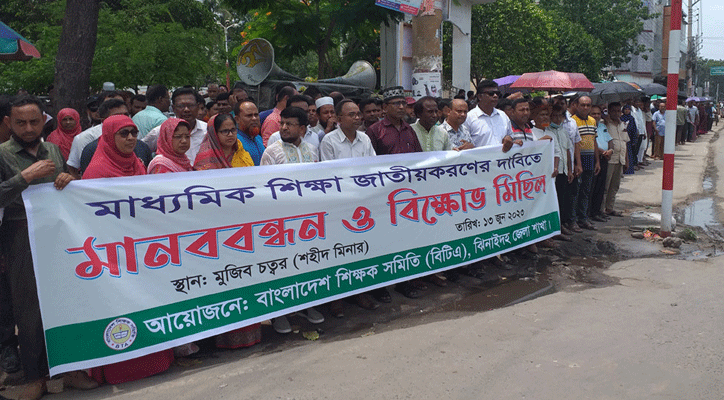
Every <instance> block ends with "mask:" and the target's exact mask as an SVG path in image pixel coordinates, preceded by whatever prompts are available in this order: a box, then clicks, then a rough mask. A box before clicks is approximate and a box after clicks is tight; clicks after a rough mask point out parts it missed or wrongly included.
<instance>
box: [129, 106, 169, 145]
mask: <svg viewBox="0 0 724 400" xmlns="http://www.w3.org/2000/svg"><path fill="white" fill-rule="evenodd" d="M132 119H133V123H134V124H136V128H138V140H141V139H143V137H144V136H146V135H148V132H151V129H153V128H155V127H157V126H159V125H161V124H163V122H164V121H166V120H167V119H168V117H167V116H166V115H164V113H162V112H161V110H159V109H158V108H156V107H154V106H146V108H144V109H143V110H141V111H139V112H138V113H136V115H134V116H133V118H132Z"/></svg>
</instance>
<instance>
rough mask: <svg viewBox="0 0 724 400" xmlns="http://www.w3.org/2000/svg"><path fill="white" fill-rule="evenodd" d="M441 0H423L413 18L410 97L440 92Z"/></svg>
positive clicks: (433, 95)
mask: <svg viewBox="0 0 724 400" xmlns="http://www.w3.org/2000/svg"><path fill="white" fill-rule="evenodd" d="M441 24H442V2H441V1H440V0H423V2H422V7H421V10H420V14H419V15H418V16H416V17H413V18H412V97H413V98H415V99H419V98H420V97H423V96H432V97H439V96H440V93H441V91H442V87H441V86H442V48H441V46H440V27H441Z"/></svg>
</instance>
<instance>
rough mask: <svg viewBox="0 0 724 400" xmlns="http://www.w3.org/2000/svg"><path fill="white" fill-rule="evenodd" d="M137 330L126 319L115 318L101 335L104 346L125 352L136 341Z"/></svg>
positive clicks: (134, 325)
mask: <svg viewBox="0 0 724 400" xmlns="http://www.w3.org/2000/svg"><path fill="white" fill-rule="evenodd" d="M137 334H138V330H137V329H136V324H134V323H133V321H131V320H130V319H128V318H122V317H121V318H116V319H114V320H113V321H111V323H110V324H108V326H107V327H106V330H105V332H104V333H103V340H104V341H105V342H106V346H108V347H110V348H111V349H113V350H118V351H120V350H125V349H127V348H129V347H130V346H131V345H132V344H133V342H134V341H135V340H136V335H137Z"/></svg>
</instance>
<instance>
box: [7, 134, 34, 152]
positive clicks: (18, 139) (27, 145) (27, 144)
mask: <svg viewBox="0 0 724 400" xmlns="http://www.w3.org/2000/svg"><path fill="white" fill-rule="evenodd" d="M12 138H13V139H14V140H15V141H16V142H17V143H18V144H19V145H20V146H21V147H22V148H24V149H32V148H33V147H35V146H37V145H39V144H40V136H38V137H36V138H35V140H33V141H32V142H26V141H24V140H23V139H22V138H21V137H20V136H18V135H16V134H15V133H13V134H12Z"/></svg>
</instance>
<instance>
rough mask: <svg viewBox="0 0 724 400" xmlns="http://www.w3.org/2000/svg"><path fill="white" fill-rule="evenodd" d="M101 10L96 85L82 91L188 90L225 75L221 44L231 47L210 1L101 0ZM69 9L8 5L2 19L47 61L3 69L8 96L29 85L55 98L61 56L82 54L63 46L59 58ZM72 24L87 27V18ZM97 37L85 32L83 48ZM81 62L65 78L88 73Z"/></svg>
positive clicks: (40, 1) (19, 1)
mask: <svg viewBox="0 0 724 400" xmlns="http://www.w3.org/2000/svg"><path fill="white" fill-rule="evenodd" d="M94 1H97V0H94ZM82 3H83V4H84V5H85V4H86V2H82ZM68 4H69V5H70V4H71V2H70V0H68ZM99 7H100V8H99V11H98V24H97V26H98V30H97V35H96V36H95V37H97V41H96V46H95V52H94V53H93V59H92V60H93V61H92V69H91V70H90V80H89V82H87V83H77V84H74V86H76V87H79V88H87V87H88V86H89V85H90V87H91V88H92V89H93V90H100V88H101V86H102V84H103V82H106V81H110V82H114V83H115V84H116V87H117V88H135V87H137V86H140V85H148V84H153V83H163V84H166V85H169V86H181V85H188V84H203V83H205V82H208V81H211V80H217V79H218V78H219V77H220V76H222V74H223V68H224V64H223V57H222V56H223V52H220V51H219V47H220V46H219V45H221V48H222V49H223V42H222V38H223V34H222V33H221V29H220V28H219V27H218V26H217V25H216V24H215V22H214V14H213V13H212V12H211V11H210V10H209V9H208V8H207V7H206V6H205V5H204V4H202V3H200V2H198V1H196V0H101V1H100V2H99ZM65 10H66V1H65V0H63V1H50V0H7V3H5V2H2V3H0V18H2V19H3V20H6V21H10V26H11V27H12V28H13V29H15V30H16V31H18V32H19V33H20V34H22V35H23V36H25V37H26V38H27V39H28V40H30V41H31V42H33V43H34V44H35V45H36V47H38V50H39V51H40V52H41V55H42V57H41V58H40V59H39V60H32V61H29V62H24V63H19V62H15V63H8V64H0V92H8V93H14V92H15V91H17V89H19V88H21V87H22V88H25V89H27V90H28V91H30V92H31V93H35V94H44V93H47V87H48V86H49V85H50V84H51V83H53V81H54V66H55V60H56V57H58V58H59V59H63V58H64V57H68V56H69V55H70V54H72V52H74V51H77V50H78V46H73V47H71V48H67V47H63V50H61V51H62V52H63V53H64V54H62V55H61V56H59V55H58V49H59V45H60V36H61V30H62V29H61V27H62V24H63V15H64V14H65ZM66 20H67V21H70V22H73V24H80V23H81V22H87V21H85V20H84V19H83V18H80V17H71V18H68V19H66ZM91 36H92V35H90V34H83V35H82V36H81V38H82V40H81V42H80V43H81V44H80V45H85V44H89V43H90V41H91V40H92V38H91ZM74 65H75V66H74V67H72V68H70V72H69V73H68V74H63V77H64V78H65V79H69V78H70V79H72V78H74V77H72V76H69V75H73V74H76V72H77V71H78V70H79V68H80V67H78V65H79V64H74ZM84 98H85V97H83V99H84ZM74 104H75V103H74Z"/></svg>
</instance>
